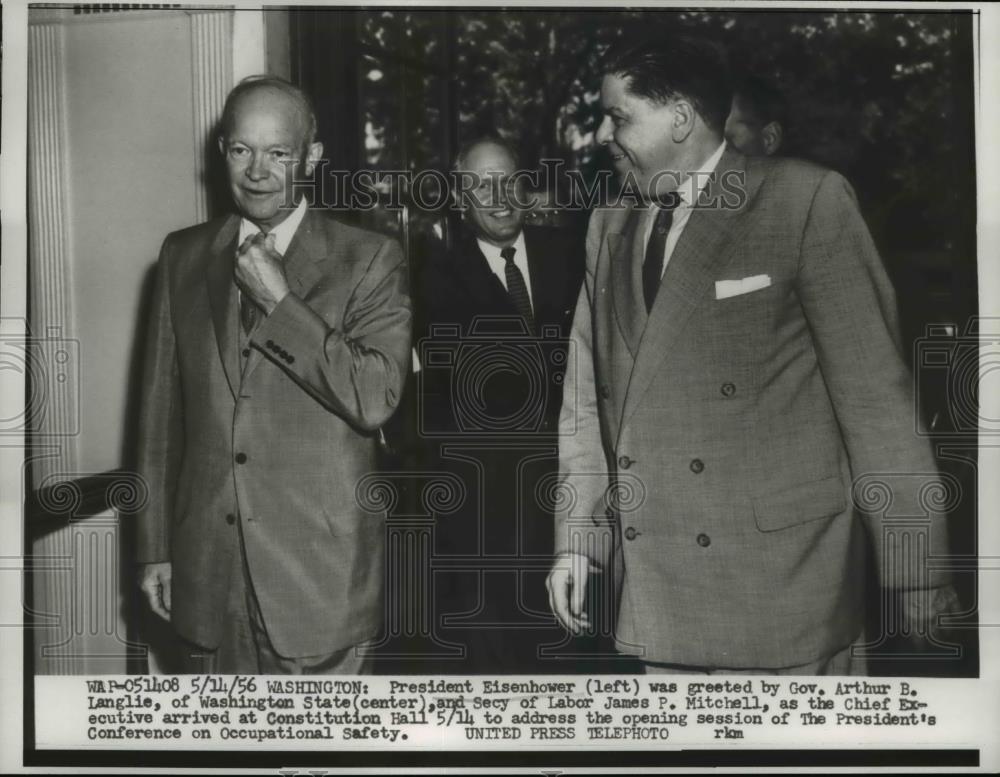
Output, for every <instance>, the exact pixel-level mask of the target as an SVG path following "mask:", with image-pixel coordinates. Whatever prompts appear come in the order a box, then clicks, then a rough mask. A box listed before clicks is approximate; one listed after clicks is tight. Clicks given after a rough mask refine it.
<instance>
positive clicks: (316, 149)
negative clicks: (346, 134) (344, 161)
mask: <svg viewBox="0 0 1000 777" xmlns="http://www.w3.org/2000/svg"><path fill="white" fill-rule="evenodd" d="M322 158H323V144H322V143H319V142H316V143H310V144H309V151H308V152H307V153H306V175H312V174H313V170H315V169H316V164H317V163H318V162H319V160H320V159H322Z"/></svg>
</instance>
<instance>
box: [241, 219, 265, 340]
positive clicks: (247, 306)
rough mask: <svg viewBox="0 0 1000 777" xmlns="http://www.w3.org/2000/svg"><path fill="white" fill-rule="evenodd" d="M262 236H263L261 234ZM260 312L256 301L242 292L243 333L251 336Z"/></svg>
mask: <svg viewBox="0 0 1000 777" xmlns="http://www.w3.org/2000/svg"><path fill="white" fill-rule="evenodd" d="M260 234H263V232H262V233H260ZM258 314H259V311H258V310H257V305H256V304H254V301H253V300H252V299H250V297H248V296H247V294H246V292H244V291H242V290H241V291H240V323H241V324H243V331H244V332H246V333H247V334H250V333H251V332H252V331H253V328H254V326H256V324H257V316H258Z"/></svg>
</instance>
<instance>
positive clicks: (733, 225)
mask: <svg viewBox="0 0 1000 777" xmlns="http://www.w3.org/2000/svg"><path fill="white" fill-rule="evenodd" d="M726 171H737V173H738V174H739V173H742V174H744V175H745V173H746V168H745V157H743V156H742V155H740V154H736V153H734V152H732V151H728V150H727V152H726V153H724V154H723V156H722V159H721V160H720V161H719V165H718V167H717V168H716V172H717V173H719V174H720V175H721V174H723V173H724V172H726ZM744 180H745V181H746V200H745V201H744V202H743V203H742V207H740V208H738V209H735V208H723V207H718V206H716V207H702V208H697V209H695V210H694V212H693V213H692V214H691V217H690V218H689V219H688V222H687V224H686V225H685V227H684V231H683V232H682V233H681V238H680V240H679V241H678V242H677V246H676V247H675V248H674V251H673V254H672V255H671V257H670V260H669V262H668V263H667V267H666V270H665V272H664V273H663V280H662V281H661V284H660V289H659V291H658V292H657V295H656V300H655V302H654V303H653V307H652V309H651V310H650V312H649V317H648V320H647V321H646V326H645V330H644V331H643V334H642V337H641V340H640V343H639V348H638V353H637V354H636V359H635V367H634V369H633V371H632V377H631V380H630V381H629V387H628V392H627V394H626V397H625V406H624V412H623V416H622V420H623V423H622V425H621V427H622V428H623V427H624V425H625V423H624V422H626V421H628V419H629V418H630V417H631V416H632V414H633V413H634V412H635V410H636V407H637V406H638V404H639V402H640V400H641V399H642V397H643V396H644V395H645V393H646V391H648V389H649V386H650V384H651V383H652V380H653V378H654V376H655V375H656V373H657V371H658V370H659V368H660V365H661V364H662V362H663V360H664V359H665V358H666V357H667V355H668V354H669V353H670V348H671V346H672V345H673V343H674V342H675V341H676V340H677V338H678V337H679V336H680V335H681V333H682V332H683V330H684V327H685V325H686V324H687V321H688V319H689V318H690V317H691V314H692V313H693V312H694V311H695V309H696V308H697V307H698V305H699V304H701V303H702V301H703V300H704V298H705V297H706V295H707V293H708V291H709V290H710V289H712V288H713V287H714V283H715V280H716V279H717V278H718V273H719V271H720V270H721V268H722V267H723V265H725V264H726V262H727V261H728V260H729V258H730V257H731V256H732V255H733V253H734V252H735V250H736V248H738V247H739V245H740V239H739V238H740V235H741V234H742V233H743V232H745V231H746V229H747V227H748V226H749V224H748V222H747V220H745V219H739V218H736V216H737V215H739V214H741V213H743V212H744V210H745V208H746V207H747V205H748V203H749V201H750V199H751V198H752V197H753V195H754V194H755V193H756V188H757V187H758V186H759V180H757V181H753V180H750V179H749V177H746V178H744ZM718 181H719V178H718V177H717V178H716V179H715V181H714V182H710V183H709V185H708V186H707V187H706V192H705V196H704V200H707V201H708V202H713V201H717V200H716V199H715V198H722V197H723V196H726V197H727V198H728V199H729V200H730V201H732V200H733V198H734V195H733V193H732V192H731V191H730V192H729V193H728V194H725V193H724V192H721V191H720V186H719V183H718ZM704 200H703V201H704ZM639 262H640V266H641V262H642V259H641V258H640V259H639ZM640 275H641V270H640ZM635 306H636V307H642V308H643V309H644V307H645V306H644V303H643V302H642V298H641V296H640V297H639V299H638V300H637V301H636V303H635Z"/></svg>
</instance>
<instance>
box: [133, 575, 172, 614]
mask: <svg viewBox="0 0 1000 777" xmlns="http://www.w3.org/2000/svg"><path fill="white" fill-rule="evenodd" d="M170 577H171V565H170V562H169V561H162V562H158V563H156V564H143V565H142V570H141V571H140V572H139V587H140V588H141V589H142V592H143V593H144V594H146V601H148V602H149V606H150V608H151V609H152V610H153V612H155V613H156V614H157V615H159V616H160V617H161V618H163V619H164V620H167V621H169V620H170Z"/></svg>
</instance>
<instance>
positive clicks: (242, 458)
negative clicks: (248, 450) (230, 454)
mask: <svg viewBox="0 0 1000 777" xmlns="http://www.w3.org/2000/svg"><path fill="white" fill-rule="evenodd" d="M246 461H247V455H246V454H245V453H237V454H236V463H237V464H246Z"/></svg>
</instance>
